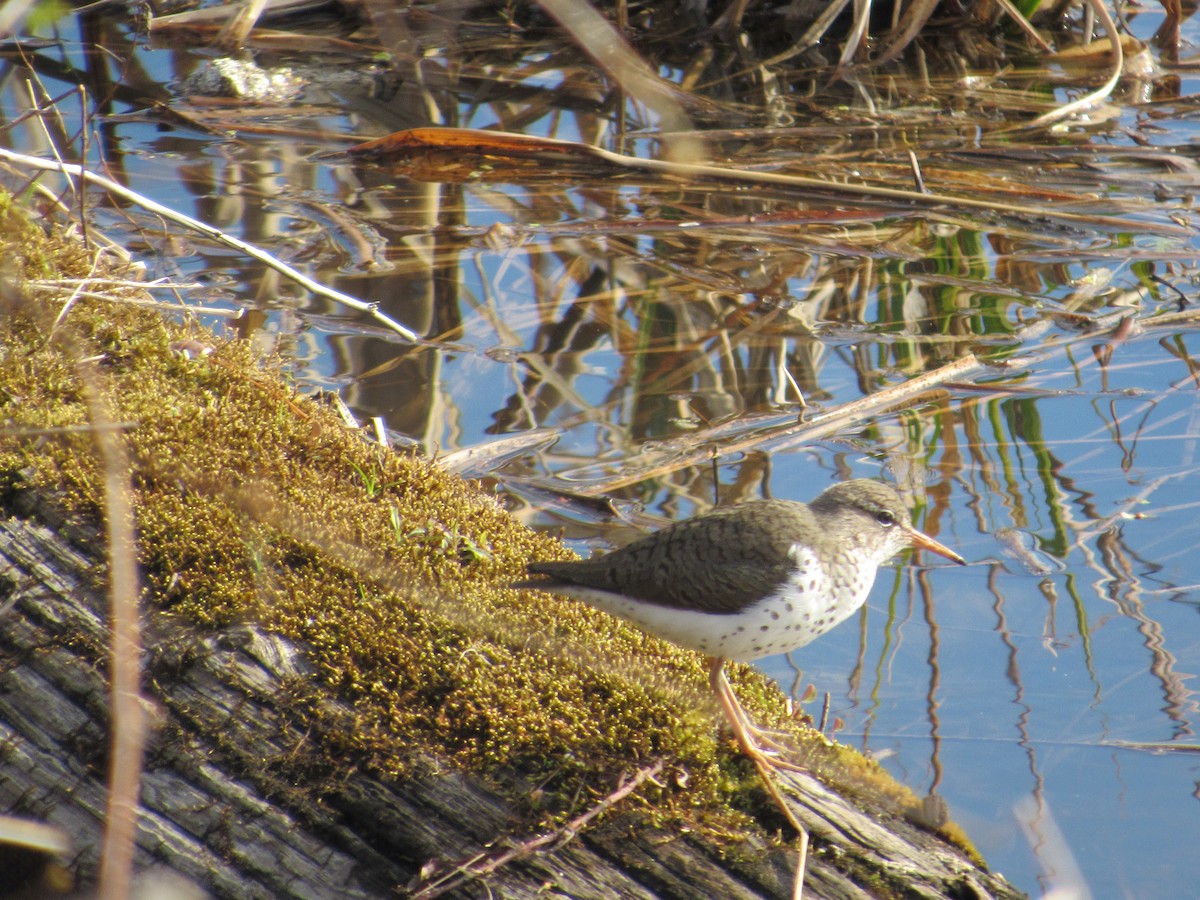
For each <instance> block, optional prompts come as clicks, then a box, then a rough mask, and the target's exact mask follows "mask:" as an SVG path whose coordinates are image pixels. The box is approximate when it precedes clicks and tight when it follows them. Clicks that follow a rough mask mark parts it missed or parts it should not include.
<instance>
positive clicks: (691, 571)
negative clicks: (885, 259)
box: [517, 479, 965, 766]
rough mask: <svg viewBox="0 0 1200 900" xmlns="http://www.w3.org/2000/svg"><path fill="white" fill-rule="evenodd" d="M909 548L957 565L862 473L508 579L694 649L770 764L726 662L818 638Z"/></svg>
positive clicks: (738, 728) (748, 740) (746, 747)
mask: <svg viewBox="0 0 1200 900" xmlns="http://www.w3.org/2000/svg"><path fill="white" fill-rule="evenodd" d="M909 545H912V546H916V547H924V548H925V549H927V550H932V551H933V552H934V553H939V554H941V555H942V556H944V557H946V558H947V559H951V560H954V562H956V563H959V564H961V565H965V561H964V560H963V558H962V557H961V556H959V555H958V554H957V553H955V552H954V551H953V550H951V549H950V548H948V547H945V546H943V545H942V544H940V543H938V542H937V541H935V540H934V539H933V538H931V537H929V536H928V535H926V534H922V533H921V532H920V531H918V530H917V529H916V528H914V527H913V524H912V519H911V517H910V516H909V513H908V508H907V507H906V506H905V505H904V502H903V501H902V500H901V499H900V495H899V494H897V493H896V491H895V490H894V489H893V488H891V487H888V486H887V485H885V484H882V483H880V482H877V481H868V480H865V479H859V480H855V481H847V482H843V483H842V484H836V485H833V486H832V487H830V488H828V489H827V490H825V491H824V492H823V493H822V494H821V495H820V496H819V497H817V499H815V500H813V501H812V503H809V504H804V503H798V502H796V501H794V500H758V501H753V502H750V503H743V504H740V505H737V506H731V507H727V508H724V509H718V510H715V511H714V512H710V513H706V514H704V515H699V516H695V517H694V518H691V519H686V520H684V521H682V522H676V523H675V524H673V525H669V526H667V527H666V528H664V529H662V530H661V531H657V532H655V533H654V534H651V535H648V536H646V537H644V538H642V539H640V540H637V541H634V542H633V543H632V544H628V545H626V546H624V547H622V548H620V549H619V550H615V551H613V552H612V553H609V554H607V555H605V556H601V557H595V558H592V559H587V560H582V561H579V562H543V563H533V564H531V565H530V566H529V571H530V573H531V574H534V575H546V576H549V580H531V581H526V582H521V583H520V584H519V585H517V586H518V587H531V588H538V589H539V590H544V591H550V592H552V593H555V594H563V595H565V596H568V597H574V598H576V599H579V600H583V601H584V602H585V603H588V604H590V605H591V606H594V607H596V608H598V609H602V610H604V611H605V612H609V613H612V614H614V615H617V616H621V617H623V618H625V619H628V620H629V621H631V622H633V623H634V624H635V625H638V626H639V627H641V628H642V629H644V630H645V631H648V632H650V633H651V634H655V635H658V636H659V637H662V638H665V639H666V640H668V641H671V642H673V643H675V644H679V645H680V646H683V647H688V648H690V649H692V650H697V651H699V652H700V653H703V654H704V655H705V656H707V657H708V671H709V683H710V684H711V686H712V689H713V691H714V693H715V694H716V696H717V700H718V702H719V703H720V705H721V709H722V710H723V711H724V713H725V716H726V717H727V718H728V719H729V723H730V725H731V726H732V727H733V732H734V736H735V738H736V739H737V742H738V745H739V746H740V747H741V749H742V751H743V752H744V753H745V754H746V755H747V756H749V757H750V758H751V759H753V760H754V761H755V762H756V763H758V764H760V765H764V764H765V765H771V766H776V765H778V764H779V763H778V762H777V761H776V759H777V758H776V755H775V753H774V751H772V750H768V749H766V748H764V746H763V744H762V743H760V740H759V739H762V738H764V737H765V736H764V734H763V733H762V732H761V731H760V730H759V729H758V728H756V727H755V726H754V725H753V723H752V722H751V721H750V718H749V717H748V716H747V714H746V712H745V710H744V709H743V708H742V706H741V704H740V703H739V702H738V700H737V697H736V696H735V695H734V693H733V688H731V687H730V685H729V681H728V679H727V678H726V677H725V672H724V662H725V660H726V659H733V660H740V661H743V662H749V661H751V660H754V659H759V658H761V657H764V656H770V655H772V654H775V653H784V652H787V651H789V650H794V649H796V648H797V647H803V646H804V645H805V644H807V643H809V642H810V641H812V640H814V639H815V638H817V637H819V636H820V635H822V634H824V633H825V632H826V631H828V630H829V629H831V628H833V626H835V625H837V624H838V623H839V622H841V621H842V620H844V619H845V618H847V617H848V616H850V615H851V614H852V613H853V612H854V611H855V610H857V609H858V608H859V607H860V606H862V604H863V602H864V601H865V600H866V599H867V594H868V593H869V592H870V590H871V585H872V584H873V583H874V581H875V570H876V569H877V568H878V567H879V565H880V563H883V562H885V561H886V560H888V559H890V558H891V557H892V556H894V555H895V554H896V553H898V552H899V551H900V550H902V549H904V547H906V546H909ZM768 743H770V742H768ZM771 746H774V745H773V744H771Z"/></svg>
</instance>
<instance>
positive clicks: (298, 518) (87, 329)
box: [0, 197, 915, 838]
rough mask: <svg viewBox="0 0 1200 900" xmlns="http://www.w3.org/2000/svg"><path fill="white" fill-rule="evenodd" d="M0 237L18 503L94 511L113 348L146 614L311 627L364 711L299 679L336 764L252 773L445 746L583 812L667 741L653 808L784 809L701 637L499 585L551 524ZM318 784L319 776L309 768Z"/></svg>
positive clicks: (765, 708)
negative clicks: (730, 729) (316, 701)
mask: <svg viewBox="0 0 1200 900" xmlns="http://www.w3.org/2000/svg"><path fill="white" fill-rule="evenodd" d="M0 234H4V235H5V236H6V238H7V240H8V241H9V242H10V243H9V245H8V247H7V248H5V249H3V250H2V251H0V257H2V258H3V259H5V260H6V261H8V263H9V264H10V265H9V266H8V267H7V271H9V272H11V273H14V274H15V277H14V278H13V280H12V281H10V282H8V283H7V284H4V285H3V286H2V288H3V291H2V293H3V297H4V302H5V303H6V305H7V306H8V310H7V311H8V313H9V314H8V315H5V316H3V318H2V321H0V348H3V350H2V352H0V417H3V420H4V426H5V428H6V431H7V434H8V435H10V436H12V435H16V436H17V439H16V440H12V439H10V440H7V441H4V442H2V443H0V488H2V489H3V496H5V497H7V498H8V499H9V500H11V499H12V497H13V496H14V494H15V493H17V492H20V491H22V490H38V491H41V492H43V493H46V492H49V493H52V494H53V495H54V496H55V497H56V498H57V499H58V502H59V503H61V505H62V507H63V509H64V510H65V512H66V513H67V514H68V516H72V517H75V518H76V519H77V520H78V521H79V522H81V523H97V522H99V520H100V517H101V515H102V508H103V505H102V499H103V497H102V493H101V488H102V484H103V479H102V477H101V472H100V470H99V468H98V463H97V460H96V456H95V453H94V448H93V444H92V441H91V439H90V436H89V434H88V432H87V427H88V426H89V424H94V423H89V421H88V414H87V409H86V407H85V404H84V402H83V399H82V393H81V388H80V377H79V372H78V366H77V361H78V360H79V359H81V358H84V357H87V358H93V359H96V360H98V361H99V370H100V372H101V376H100V379H99V385H100V388H101V390H102V391H103V392H104V393H105V394H106V395H107V397H108V398H109V401H110V403H111V405H112V408H113V410H114V417H115V418H116V419H117V421H119V422H121V423H132V424H131V425H130V426H129V427H127V428H126V429H125V431H124V434H125V437H126V441H127V449H128V453H129V458H130V460H131V465H132V471H131V472H130V473H129V477H130V480H131V483H132V485H133V488H134V496H135V501H136V516H137V527H138V541H139V554H140V562H141V565H142V572H143V578H144V580H145V585H146V592H145V593H146V603H147V606H148V609H149V610H151V611H152V612H153V611H154V610H159V611H169V612H170V613H171V614H172V615H177V616H186V617H187V619H189V620H190V621H192V622H194V623H196V624H197V625H199V626H203V627H218V626H222V625H225V624H229V623H235V622H242V621H257V622H260V623H263V624H265V625H266V626H267V627H269V628H271V629H274V630H275V631H277V632H279V633H280V634H283V635H285V636H287V637H289V638H292V639H295V640H297V641H300V642H302V643H303V644H304V645H305V646H306V648H307V650H308V653H309V654H310V657H311V659H312V660H313V662H314V664H315V666H316V668H317V671H318V672H319V673H320V677H321V679H322V683H323V686H324V688H323V689H325V690H330V691H333V692H336V693H337V694H338V695H339V696H341V697H342V698H344V699H345V700H347V701H349V704H350V705H351V707H352V708H353V710H354V716H355V720H354V721H353V722H349V723H348V722H345V721H336V722H335V721H328V722H322V721H319V714H318V713H316V712H315V709H316V706H314V705H312V704H311V703H310V702H309V701H310V699H311V698H310V697H308V696H306V694H305V692H304V690H302V689H297V690H296V691H295V693H294V694H291V693H289V692H288V691H282V692H281V695H280V698H279V703H280V706H281V708H283V709H285V710H288V711H289V713H290V714H293V715H296V716H309V715H311V716H313V717H314V720H313V721H312V723H311V724H312V733H313V734H314V735H315V736H316V738H315V739H314V741H313V746H311V747H309V748H307V751H308V752H309V753H310V754H312V753H316V754H326V756H327V759H328V760H330V761H331V762H333V763H334V764H333V765H322V762H323V760H319V759H313V758H311V756H310V757H309V758H308V759H307V760H305V759H301V758H299V757H298V756H297V755H296V754H287V756H286V758H281V759H279V760H272V761H267V768H266V769H265V770H263V769H262V768H261V766H260V767H259V769H258V773H259V775H260V776H261V777H263V778H268V777H275V778H276V783H277V784H279V785H281V788H280V789H281V790H283V789H285V786H286V785H287V784H288V782H289V780H291V781H292V782H293V783H296V781H297V780H296V779H295V778H294V776H296V775H298V774H299V773H300V772H301V771H303V772H305V773H320V772H328V771H331V770H334V771H338V770H341V769H343V768H344V766H342V765H340V764H338V763H339V761H341V760H343V759H345V758H346V757H347V756H352V757H353V758H354V759H355V760H356V761H357V763H358V764H359V765H365V766H370V767H372V768H374V769H376V770H377V771H381V772H388V773H396V774H402V773H404V772H406V771H409V770H410V768H411V767H412V766H413V765H415V764H419V763H421V761H425V760H429V759H436V760H440V761H441V762H442V764H451V765H457V766H461V767H464V768H468V769H472V770H474V771H476V772H482V773H486V775H487V776H488V777H491V778H493V779H496V780H499V781H502V782H504V781H508V782H510V783H513V784H516V783H521V784H536V785H537V790H536V791H532V792H530V794H529V796H530V797H531V798H533V799H534V800H536V802H537V805H538V806H539V809H538V810H537V812H538V813H539V814H542V813H545V812H549V813H551V814H552V815H566V814H568V813H569V812H571V811H572V809H573V807H574V808H577V807H578V805H580V804H586V803H587V802H589V797H590V796H591V795H592V794H593V793H596V792H599V793H603V792H605V791H607V790H608V788H609V786H611V784H612V783H613V782H614V781H615V779H616V776H617V773H618V772H620V771H621V770H624V769H628V768H629V767H630V766H631V765H634V764H639V763H643V762H644V761H646V760H648V759H650V758H654V757H660V756H661V757H666V758H668V759H669V760H671V764H670V767H671V768H670V771H671V773H672V774H671V776H670V777H669V778H665V779H664V780H663V782H662V784H661V785H660V786H654V787H650V788H648V789H647V790H645V791H643V792H642V794H641V797H640V799H631V800H630V801H627V806H636V804H638V803H641V804H644V805H643V806H642V809H643V811H644V812H645V814H646V815H648V816H649V817H650V818H651V820H652V821H654V822H659V823H662V822H675V823H677V824H678V823H681V822H682V823H685V824H687V826H688V827H692V828H698V829H703V830H704V831H705V833H706V834H708V835H709V836H710V837H714V836H715V837H718V838H719V837H720V836H721V835H729V836H734V835H737V834H739V833H741V832H742V831H744V829H745V828H746V826H747V823H748V822H749V821H750V817H751V816H752V815H760V814H761V810H762V809H763V808H764V807H769V804H766V803H765V802H764V800H763V798H762V796H761V793H760V789H759V785H758V783H757V777H756V776H755V774H754V770H753V767H752V766H750V765H748V764H747V763H746V761H744V760H741V759H740V758H738V757H737V756H736V753H735V751H734V749H733V747H732V745H731V744H730V743H728V742H725V741H722V740H719V739H718V731H717V729H716V728H714V719H715V713H714V710H713V704H712V701H711V700H710V699H709V695H708V691H707V686H706V679H705V672H704V669H703V666H702V665H701V661H700V660H699V659H698V658H697V657H696V656H695V655H694V654H690V653H687V652H684V651H681V650H678V649H676V648H673V647H670V646H669V645H667V644H665V643H663V642H661V641H658V640H656V639H654V638H650V637H648V636H646V635H644V634H643V633H641V632H639V631H637V630H636V629H634V628H632V627H631V626H627V625H625V624H624V623H621V622H619V621H616V620H614V619H612V618H610V617H608V616H605V615H603V614H601V613H598V612H595V611H593V610H591V609H588V608H587V607H585V606H583V605H582V604H578V603H574V602H571V601H566V600H561V599H559V598H555V597H549V596H545V595H536V594H533V593H530V592H526V593H518V592H515V591H512V590H510V589H508V588H506V587H505V585H507V584H508V583H511V582H512V581H514V580H516V579H518V578H519V577H521V576H522V574H523V572H524V566H525V562H526V561H527V560H530V559H546V558H556V557H558V558H561V557H563V556H564V555H565V551H564V550H563V548H562V547H561V545H559V544H558V543H557V542H555V541H553V540H551V539H550V538H547V537H544V536H539V535H537V534H534V533H532V532H530V531H529V530H527V529H526V528H524V527H523V526H521V525H519V524H518V523H516V522H515V521H514V520H513V519H512V518H511V517H510V516H508V515H507V514H506V513H505V512H504V511H503V509H501V507H500V506H499V505H498V504H497V503H496V502H495V501H494V499H493V498H492V497H490V496H488V495H487V494H486V493H484V492H483V491H481V490H480V489H479V488H478V487H475V486H472V485H469V484H466V483H464V482H462V481H460V480H459V479H457V478H455V477H452V476H450V475H447V474H446V473H445V472H444V471H442V470H440V469H439V468H438V467H437V466H436V465H435V464H433V463H431V462H429V461H427V460H424V459H419V458H416V457H414V456H409V455H405V454H402V453H391V452H385V451H383V450H381V449H380V448H378V447H377V446H374V445H371V444H369V443H367V442H366V441H364V440H363V439H362V438H361V437H360V436H359V435H357V434H355V433H352V432H351V431H349V430H348V429H347V428H346V427H345V426H344V424H343V423H342V422H341V420H340V419H339V418H338V417H337V416H336V414H335V413H334V412H333V411H332V410H330V409H328V408H326V407H325V406H323V405H321V404H319V403H317V402H314V401H312V400H310V399H308V398H306V397H304V396H301V395H300V394H299V393H298V392H297V391H296V390H294V389H293V387H291V386H290V385H289V384H288V382H287V379H286V377H285V374H284V372H283V370H282V366H281V363H280V361H279V360H275V359H270V358H260V357H257V356H255V355H254V353H253V351H252V350H251V349H250V348H249V347H248V346H247V345H245V344H239V343H229V342H222V341H218V340H216V339H214V337H213V336H212V335H211V334H209V333H208V332H206V331H203V330H201V329H199V328H198V327H196V326H195V325H193V324H190V323H188V322H172V321H170V320H168V319H165V318H163V317H162V316H160V315H159V314H157V313H155V312H150V311H147V310H145V309H143V308H139V307H137V306H135V305H132V304H130V303H124V302H120V297H119V296H117V297H116V298H115V299H114V300H113V301H108V302H105V301H97V300H92V299H78V300H77V301H75V302H73V303H72V304H70V305H69V307H68V305H67V304H66V302H65V296H64V295H63V294H62V293H60V294H58V295H56V294H54V293H47V292H43V291H38V290H35V289H34V287H33V286H32V285H31V284H29V282H31V281H34V280H36V279H39V278H44V277H47V276H51V275H55V276H64V277H76V278H78V277H83V276H86V275H88V274H89V272H91V271H92V269H93V265H94V262H93V260H92V259H91V258H90V257H89V255H88V254H87V253H85V252H83V250H82V249H81V248H80V247H79V246H78V244H76V243H74V242H71V241H64V240H55V239H52V238H53V236H51V235H48V234H47V233H46V232H45V231H43V230H42V229H41V228H40V227H37V226H34V225H32V224H31V223H29V222H28V221H27V220H26V219H25V218H24V217H23V216H22V215H21V214H20V213H19V212H17V211H15V210H14V208H13V206H12V204H11V202H10V201H9V200H8V199H7V198H3V197H0ZM101 268H103V267H101ZM109 268H110V269H111V268H112V266H110V267H109ZM114 274H118V273H114ZM121 290H124V289H121ZM114 293H115V294H117V295H119V294H120V293H121V291H120V290H114ZM64 310H65V311H64ZM182 341H200V342H203V343H206V344H209V345H212V346H213V348H214V349H213V352H212V353H211V354H209V355H207V356H202V357H200V358H187V357H185V356H183V355H181V354H180V353H177V352H176V351H175V350H174V349H173V348H174V347H175V346H176V345H177V343H178V342H182ZM65 429H74V430H65ZM156 675H158V676H161V677H163V678H166V677H169V667H167V666H164V667H163V670H162V671H161V672H158V673H156ZM731 677H732V678H733V680H734V683H735V687H736V689H737V690H738V692H739V694H740V695H741V696H742V697H743V698H744V700H745V703H746V705H747V707H748V709H749V710H750V711H751V713H752V715H754V716H756V717H758V718H759V719H760V720H761V721H762V722H763V723H764V724H766V725H768V726H770V727H775V728H783V729H786V730H789V731H791V732H793V733H795V734H796V735H798V739H799V740H800V741H802V742H803V746H804V748H805V750H804V756H805V759H806V761H807V763H808V764H809V765H810V766H811V767H812V768H813V769H814V770H815V771H816V772H817V773H818V774H819V775H821V776H822V777H825V778H826V779H828V780H831V781H833V782H834V783H836V784H839V785H841V786H843V787H846V786H851V787H853V788H854V789H856V790H859V791H863V790H864V785H865V786H866V787H865V790H866V792H867V793H870V794H884V795H886V796H889V797H892V798H893V800H892V801H891V802H892V803H894V804H895V805H896V807H897V808H903V807H904V806H905V805H906V804H909V803H913V802H915V800H914V798H912V797H911V795H908V794H906V793H905V792H904V791H903V790H902V789H900V788H898V787H897V786H895V785H894V782H892V781H891V779H889V778H887V777H886V776H885V775H884V774H883V773H882V770H880V769H879V768H878V767H877V766H875V765H874V764H871V763H867V762H866V761H865V760H863V759H862V757H860V756H859V755H858V754H855V753H853V752H852V751H848V750H846V749H845V748H839V747H837V746H836V745H832V744H830V743H829V742H827V741H826V740H825V739H824V738H822V737H820V736H819V735H815V733H813V732H811V731H810V730H809V729H807V728H806V727H805V726H804V725H803V724H802V723H801V722H799V721H798V720H795V719H789V718H787V717H785V716H783V715H782V714H781V712H780V710H782V709H783V708H784V703H783V698H782V696H781V694H780V692H779V690H778V689H777V688H776V687H775V686H774V685H772V684H771V683H770V682H768V681H767V680H765V679H764V678H763V677H762V676H760V675H758V674H757V673H755V672H753V670H751V669H749V668H748V667H743V666H733V667H731ZM156 683H161V682H156ZM162 691H163V693H164V699H167V701H168V702H169V686H165V685H164V686H163V687H162ZM228 751H229V752H230V753H236V752H237V748H234V747H231V748H228ZM326 777H331V776H326ZM309 783H310V784H312V785H313V787H312V788H311V790H312V791H315V792H317V793H319V792H320V791H321V790H322V784H321V781H320V777H316V775H315V774H314V777H312V778H311V780H310V781H309ZM332 787H333V786H332V785H330V788H331V789H332Z"/></svg>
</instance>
